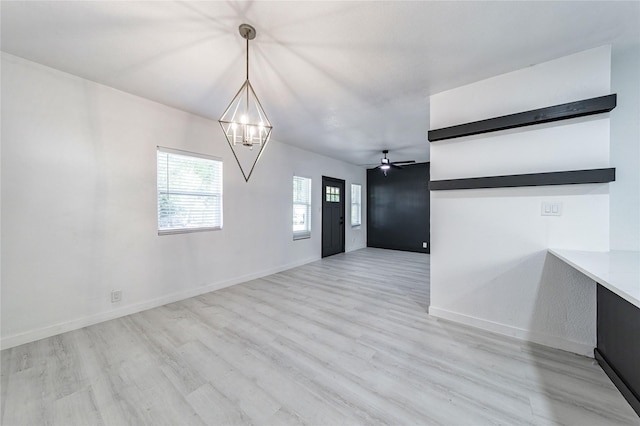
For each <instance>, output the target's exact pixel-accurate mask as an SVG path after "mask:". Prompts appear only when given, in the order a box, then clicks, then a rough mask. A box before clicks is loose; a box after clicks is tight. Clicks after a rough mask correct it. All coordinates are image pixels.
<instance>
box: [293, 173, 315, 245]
mask: <svg viewBox="0 0 640 426" xmlns="http://www.w3.org/2000/svg"><path fill="white" fill-rule="evenodd" d="M297 177H298V178H304V179H309V229H308V230H305V231H293V241H298V240H306V239H309V238H311V216H312V214H311V213H312V210H313V179H312V178H311V177H310V176H305V175H299V174H294V175H293V176H292V177H291V180H292V182H293V179H294V178H297ZM292 206H293V200H292ZM292 214H293V211H292ZM292 220H293V217H292Z"/></svg>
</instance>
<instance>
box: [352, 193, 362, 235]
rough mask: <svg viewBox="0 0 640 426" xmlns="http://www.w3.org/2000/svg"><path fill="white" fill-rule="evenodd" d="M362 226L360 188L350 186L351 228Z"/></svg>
mask: <svg viewBox="0 0 640 426" xmlns="http://www.w3.org/2000/svg"><path fill="white" fill-rule="evenodd" d="M361 224H362V187H361V186H360V185H358V184H356V183H352V184H351V226H360V225H361Z"/></svg>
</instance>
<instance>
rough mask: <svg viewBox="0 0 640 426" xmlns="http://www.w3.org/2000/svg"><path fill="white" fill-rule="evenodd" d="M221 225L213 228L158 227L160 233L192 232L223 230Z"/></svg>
mask: <svg viewBox="0 0 640 426" xmlns="http://www.w3.org/2000/svg"><path fill="white" fill-rule="evenodd" d="M221 230H222V227H221V226H215V227H211V228H182V229H162V230H160V229H158V235H174V234H190V233H192V232H206V231H221Z"/></svg>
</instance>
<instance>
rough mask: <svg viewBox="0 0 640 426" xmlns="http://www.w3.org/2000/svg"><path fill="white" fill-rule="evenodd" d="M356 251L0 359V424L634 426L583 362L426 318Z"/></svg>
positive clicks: (392, 258)
mask: <svg viewBox="0 0 640 426" xmlns="http://www.w3.org/2000/svg"><path fill="white" fill-rule="evenodd" d="M428 277H429V256H428V255H425V254H418V253H406V252H399V251H388V250H380V249H363V250H358V251H355V252H351V253H347V254H341V255H336V256H332V257H330V258H327V259H323V260H321V261H318V262H314V263H311V264H308V265H305V266H302V267H299V268H295V269H291V270H288V271H285V272H282V273H279V274H275V275H271V276H268V277H265V278H262V279H257V280H254V281H251V282H247V283H243V284H239V285H236V286H233V287H230V288H227V289H223V290H219V291H216V292H212V293H208V294H205V295H202V296H198V297H194V298H191V299H187V300H184V301H181V302H177V303H172V304H170V305H166V306H163V307H160V308H156V309H152V310H149V311H146V312H142V313H138V314H135V315H130V316H127V317H124V318H120V319H117V320H112V321H108V322H104V323H101V324H97V325H94V326H91V327H86V328H84V329H81V330H77V331H73V332H69V333H65V334H62V335H59V336H55V337H51V338H47V339H43V340H40V341H37V342H34V343H29V344H26V345H22V346H19V347H16V348H13V349H7V350H5V351H2V353H1V357H2V358H1V364H2V382H1V385H2V391H1V395H2V417H1V420H2V424H3V425H44V424H59V425H73V424H77V425H94V424H104V425H128V424H148V425H165V424H166V425H183V424H184V425H186V424H198V425H201V424H209V425H223V424H234V425H235V424H273V425H287V424H310V425H342V424H349V425H351V424H353V425H356V424H366V425H373V424H391V425H404V424H421V425H422V424H444V425H485V424H507V425H528V424H537V425H557V424H567V425H617V424H625V425H638V424H639V419H638V417H637V416H636V415H635V413H634V412H633V410H632V409H631V407H630V406H629V405H628V404H627V403H626V401H625V400H624V399H623V398H622V396H621V395H620V394H619V393H618V391H617V390H616V389H615V387H614V386H613V385H612V384H611V382H610V381H609V379H608V378H607V377H606V376H605V374H604V373H603V372H602V371H601V370H600V368H599V367H598V366H597V365H596V364H595V363H594V361H593V360H591V359H588V358H585V357H580V356H577V355H573V354H569V353H566V352H562V351H556V350H551V349H548V348H544V347H541V346H536V345H528V344H525V343H523V342H520V341H516V340H512V339H509V338H506V337H502V336H497V335H493V334H490V333H485V332H480V331H478V330H475V329H471V328H468V327H464V326H460V325H456V324H453V323H449V322H446V321H438V320H435V319H433V318H430V317H429V316H428V315H427V313H426V311H427V306H428V304H429V282H428Z"/></svg>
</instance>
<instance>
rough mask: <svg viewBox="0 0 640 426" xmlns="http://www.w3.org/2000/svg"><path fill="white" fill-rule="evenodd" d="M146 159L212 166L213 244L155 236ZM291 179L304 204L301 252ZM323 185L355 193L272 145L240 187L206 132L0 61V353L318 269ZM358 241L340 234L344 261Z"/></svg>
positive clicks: (181, 117)
mask: <svg viewBox="0 0 640 426" xmlns="http://www.w3.org/2000/svg"><path fill="white" fill-rule="evenodd" d="M277 132H278V125H277V123H275V131H274V135H275V137H276V138H277ZM157 145H160V146H164V147H169V148H177V149H183V150H188V151H194V152H200V153H205V154H210V155H214V156H218V157H221V158H223V161H224V229H223V230H221V231H210V232H199V233H189V234H179V235H165V236H158V235H157V219H156V217H157V216H156V215H157V213H156V211H157V205H156V146H157ZM294 173H300V174H302V175H304V176H308V177H311V178H312V179H313V194H314V202H315V206H314V207H313V212H314V213H315V214H314V215H313V216H312V236H311V238H310V239H306V240H299V241H293V239H292V229H291V216H292V207H291V206H292V201H291V200H292V195H291V194H292V192H291V191H292V177H293V175H294ZM322 175H326V176H332V177H336V178H341V179H345V180H346V184H347V188H349V185H350V184H351V183H359V184H362V185H363V190H364V188H365V185H366V172H365V170H364V169H362V168H358V167H355V166H351V165H349V164H346V163H343V162H340V161H337V160H333V159H330V158H327V157H323V156H320V155H317V154H313V153H310V152H307V151H303V150H300V149H297V148H292V147H290V146H287V145H284V144H281V143H278V142H276V141H275V140H273V141H271V142H270V144H269V146H268V147H267V149H266V151H265V153H264V155H263V157H262V159H261V161H260V163H259V164H258V166H257V168H256V171H255V172H254V175H253V176H252V178H251V180H250V182H249V183H245V182H244V180H243V178H242V175H241V174H240V171H239V169H238V167H237V165H236V164H235V161H234V159H233V156H232V154H231V151H230V149H229V147H228V145H227V144H226V142H225V140H224V136H223V135H222V132H221V130H220V127H219V125H218V123H217V122H215V121H211V120H207V119H204V118H202V117H198V116H194V115H191V114H188V113H185V112H182V111H178V110H175V109H172V108H169V107H167V106H164V105H161V104H157V103H154V102H151V101H148V100H145V99H142V98H139V97H136V96H132V95H129V94H126V93H123V92H120V91H117V90H114V89H111V88H108V87H105V86H101V85H99V84H95V83H93V82H90V81H87V80H83V79H81V78H78V77H75V76H72V75H69V74H66V73H63V72H60V71H57V70H54V69H51V68H47V67H44V66H41V65H39V64H35V63H32V62H29V61H26V60H23V59H20V58H16V57H14V56H11V55H6V54H3V55H2V177H1V183H2V212H1V214H2V218H3V221H2V247H1V249H2V270H1V271H2V306H1V307H2V347H3V348H6V347H11V346H15V345H18V344H21V343H25V342H28V341H32V340H36V339H38V338H42V337H46V336H50V335H54V334H57V333H60V332H63V331H67V330H71V329H75V328H79V327H82V326H86V325H88V324H92V323H95V322H99V321H102V320H106V319H110V318H115V317H117V316H121V315H125V314H128V313H131V312H136V311H139V310H143V309H146V308H149V307H153V306H158V305H161V304H164V303H168V302H171V301H175V300H179V299H182V298H186V297H189V296H192V295H196V294H200V293H203V292H207V291H211V290H214V289H218V288H221V287H225V286H228V285H231V284H234V283H238V282H242V281H244V280H248V279H251V278H254V277H258V276H262V275H266V274H269V273H273V272H276V271H279V270H283V269H287V268H289V267H293V266H296V265H300V264H303V263H306V262H309V261H313V260H316V259H319V258H320V254H321V246H320V245H321V232H320V231H321V216H320V194H321V191H320V186H321V176H322ZM347 194H348V195H349V194H350V192H349V191H347ZM365 202H366V200H363V203H365ZM348 206H349V200H348V199H347V212H346V213H347V217H348V216H349V207H348ZM363 211H366V205H363ZM365 230H366V217H363V225H362V226H361V227H360V228H359V229H352V228H351V227H349V226H347V229H346V250H347V251H350V250H354V249H357V248H361V247H364V246H365V244H366V236H365V232H366V231H365ZM112 289H121V290H122V292H123V300H122V302H120V303H118V304H111V303H110V292H111V290H112Z"/></svg>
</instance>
